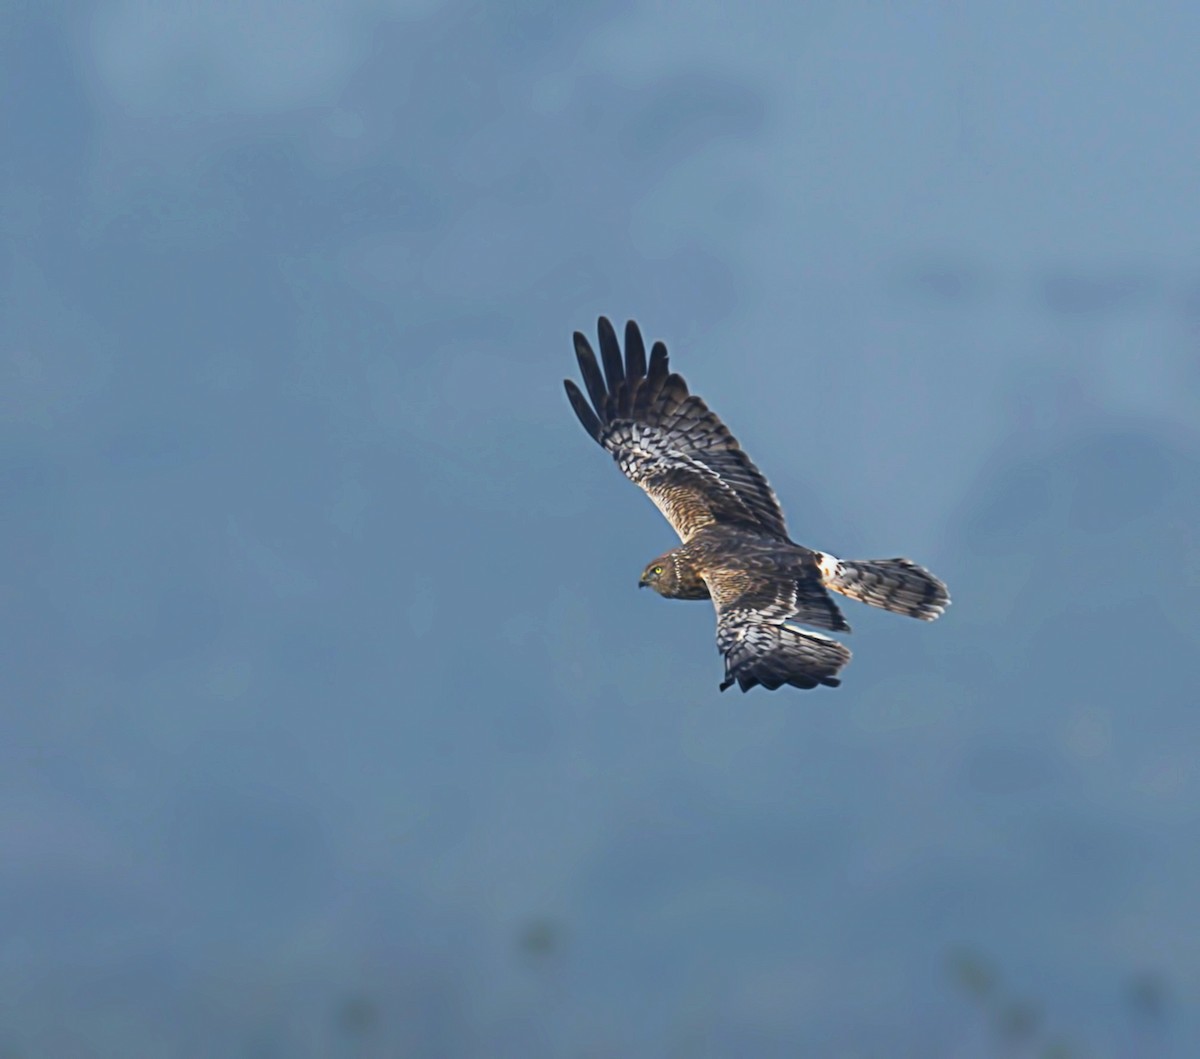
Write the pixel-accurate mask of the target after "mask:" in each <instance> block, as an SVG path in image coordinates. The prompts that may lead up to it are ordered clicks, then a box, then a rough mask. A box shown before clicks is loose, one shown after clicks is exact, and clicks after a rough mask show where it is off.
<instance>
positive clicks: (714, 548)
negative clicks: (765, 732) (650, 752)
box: [565, 317, 950, 691]
mask: <svg viewBox="0 0 1200 1059" xmlns="http://www.w3.org/2000/svg"><path fill="white" fill-rule="evenodd" d="M599 331H600V360H601V362H602V363H603V365H604V370H603V372H601V369H600V364H599V363H597V360H596V354H595V353H594V352H593V350H592V347H591V345H589V344H588V340H587V339H586V338H585V337H584V336H583V335H582V334H580V333H579V332H578V331H576V332H575V356H576V358H577V359H578V361H579V370H580V371H581V372H582V374H583V381H584V385H585V386H586V387H587V392H588V396H589V397H590V398H591V404H590V405H589V404H588V401H587V400H586V399H585V398H584V396H583V394H582V393H581V392H580V390H579V387H578V386H576V385H575V383H573V382H572V381H571V380H570V379H567V380H565V385H566V388H567V397H568V398H569V399H570V401H571V407H572V408H574V409H575V414H576V415H577V416H578V417H579V421H580V422H581V423H582V424H583V428H584V429H585V430H586V431H587V432H588V433H589V434H591V436H592V437H593V438H595V439H596V441H598V442H599V443H600V444H601V445H603V446H604V448H606V449H607V450H608V451H609V452H611V453H612V454H613V459H615V460H616V461H617V466H618V467H620V468H621V470H622V472H624V474H625V476H626V477H627V478H629V479H630V480H631V481H633V482H634V483H636V484H637V485H639V486H641V487H642V489H644V490H645V491H646V493H647V494H648V495H649V497H650V499H651V500H653V501H654V503H655V504H656V505H657V506H658V509H659V510H660V511H661V512H662V513H663V514H664V515H665V516H666V519H667V521H668V522H669V523H671V525H672V527H674V529H675V532H676V533H678V534H679V537H680V540H682V542H683V543H682V544H681V545H680V546H679V547H677V548H672V549H671V550H670V551H669V552H666V553H665V554H663V555H660V556H659V557H658V558H657V559H654V560H653V561H652V562H650V563H649V564H648V565H647V566H646V568H645V570H643V571H642V576H641V578H640V579H639V580H638V585H639V586H641V587H643V588H644V587H646V586H649V587H650V588H652V589H654V591H655V592H657V593H658V594H659V595H660V596H666V597H667V598H668V599H711V600H712V601H713V605H714V606H715V607H716V610H717V648H718V650H720V651H721V653H722V654H723V655H724V656H725V680H724V682H723V683H722V684H721V690H722V691H724V690H725V689H726V688H728V687H730V686H731V685H732V684H734V683H735V682H736V683H737V685H738V686H739V687H740V688H741V689H742V691H749V690H750V689H751V688H752V687H755V686H756V685H758V684H761V685H762V686H763V687H765V688H768V689H770V690H772V691H773V690H775V689H776V688H778V687H780V686H782V685H783V684H790V685H792V687H796V688H815V687H816V686H817V685H818V684H824V685H826V686H827V687H831V688H835V687H837V686H838V684H840V683H841V681H840V680H839V679H838V677H837V674H838V672H839V670H841V668H842V667H843V666H844V665H845V664H846V663H847V662H848V661H850V651H849V649H848V648H847V647H846V646H845V645H844V644H841V643H839V642H838V641H837V640H834V639H832V638H831V637H829V636H824V635H822V634H821V633H817V632H811V631H809V630H807V629H801V628H798V627H797V626H796V625H792V624H789V622H791V621H795V622H801V623H803V624H805V625H813V626H816V627H817V628H820V629H828V630H830V631H831V632H849V631H850V626H849V625H847V624H846V619H845V618H843V617H842V613H841V611H840V610H838V606H837V604H836V603H835V602H834V600H833V598H832V597H831V596H830V595H829V590H832V591H834V592H838V593H840V594H841V595H843V596H849V597H850V598H851V599H857V600H861V601H862V602H863V603H869V604H871V605H872V606H874V607H882V608H883V609H884V610H890V611H892V612H893V613H894V614H904V615H907V616H908V617H910V618H920V619H921V620H922V621H933V619H934V618H937V617H939V616H940V615H941V614H942V612H943V611H944V610H945V609H946V607H947V606H948V605H949V603H950V595H949V593H948V592H947V590H946V586H945V585H944V584H943V583H942V582H941V581H939V580H938V579H937V578H936V577H934V576H933V574H931V573H930V572H929V571H928V570H926V569H924V568H922V567H920V566H918V565H917V564H916V563H914V562H912V561H911V560H909V559H856V560H850V559H838V558H837V557H836V556H833V555H830V554H829V553H828V552H818V551H813V550H812V549H811V548H806V547H804V546H803V545H802V544H796V543H795V542H794V541H793V540H792V539H791V538H790V537H788V533H787V527H786V525H785V524H784V519H783V512H782V511H781V510H780V507H779V501H778V500H777V499H776V498H775V493H774V492H773V491H772V489H771V487H770V485H768V484H767V480H766V478H764V477H763V475H762V473H761V472H760V471H759V469H758V468H757V467H755V466H754V464H753V463H752V462H751V461H750V457H749V456H747V455H746V454H745V453H744V452H743V451H742V449H741V447H740V446H739V445H738V443H737V441H736V439H735V438H734V436H733V435H732V434H731V433H730V432H729V430H728V428H727V427H726V426H725V424H724V423H722V422H721V420H720V419H719V418H718V417H717V415H716V413H714V412H712V411H710V410H709V408H708V406H707V405H706V404H705V403H704V402H703V401H702V400H701V399H700V398H699V397H697V396H695V395H694V394H690V393H689V392H688V388H687V383H685V382H684V381H683V378H682V376H679V375H675V374H673V373H672V372H671V371H670V368H669V367H668V364H667V347H666V346H665V345H663V343H662V342H655V343H654V346H653V348H651V350H650V359H649V362H647V359H646V347H645V344H644V343H643V342H642V334H641V332H640V331H639V330H638V326H637V324H635V323H634V322H633V321H632V320H631V321H629V323H627V324H626V325H625V356H624V359H623V360H622V357H621V347H620V345H619V343H618V342H617V335H616V332H615V331H614V330H613V326H612V324H611V323H609V321H608V320H607V319H606V318H604V317H601V318H600V323H599Z"/></svg>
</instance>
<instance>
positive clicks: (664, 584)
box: [638, 555, 677, 596]
mask: <svg viewBox="0 0 1200 1059" xmlns="http://www.w3.org/2000/svg"><path fill="white" fill-rule="evenodd" d="M676 576H677V575H676V570H675V563H674V562H673V561H672V559H671V556H670V555H660V556H659V557H658V558H657V559H654V560H651V562H650V563H649V564H648V565H647V567H646V569H645V570H643V571H642V576H641V577H639V578H638V588H652V589H654V591H655V592H657V593H658V594H659V595H660V596H670V595H672V594H673V593H674V591H675V581H676Z"/></svg>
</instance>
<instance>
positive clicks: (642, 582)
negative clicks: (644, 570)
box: [638, 577, 649, 588]
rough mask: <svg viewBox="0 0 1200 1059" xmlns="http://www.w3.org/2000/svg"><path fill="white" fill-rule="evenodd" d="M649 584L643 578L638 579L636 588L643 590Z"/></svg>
mask: <svg viewBox="0 0 1200 1059" xmlns="http://www.w3.org/2000/svg"><path fill="white" fill-rule="evenodd" d="M647 584H649V582H648V581H647V580H646V579H645V578H644V577H639V578H638V588H645V587H646V585H647Z"/></svg>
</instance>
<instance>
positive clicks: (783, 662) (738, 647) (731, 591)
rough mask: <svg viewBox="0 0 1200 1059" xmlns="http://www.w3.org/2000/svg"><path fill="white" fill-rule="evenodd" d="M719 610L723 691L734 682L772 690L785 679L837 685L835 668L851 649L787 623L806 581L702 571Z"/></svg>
mask: <svg viewBox="0 0 1200 1059" xmlns="http://www.w3.org/2000/svg"><path fill="white" fill-rule="evenodd" d="M704 580H705V582H706V583H707V584H708V590H709V592H710V594H711V595H712V599H713V605H714V606H715V607H716V609H717V649H718V650H719V651H720V652H721V653H722V654H723V655H724V656H725V680H724V682H723V683H722V684H721V690H722V691H724V690H725V689H726V688H728V687H731V686H732V685H733V684H735V683H736V684H737V685H738V687H740V688H741V689H742V691H749V690H750V689H751V688H753V687H755V686H756V685H758V684H761V685H762V686H763V687H764V688H767V689H768V690H770V691H774V690H775V689H776V688H778V687H781V686H782V685H784V684H791V685H792V687H795V688H815V687H816V686H817V685H818V684H824V685H825V686H826V687H830V688H836V687H837V686H838V685H839V684H840V683H841V681H840V680H839V679H838V677H837V673H838V671H839V670H840V669H841V668H842V666H844V665H845V664H846V663H847V662H849V661H850V649H849V648H848V647H846V645H845V644H841V643H838V641H837V640H833V639H830V638H829V637H828V636H822V635H821V634H820V633H816V632H810V631H809V630H807V629H801V628H798V627H797V626H795V625H789V624H788V622H787V619H788V618H790V617H793V616H794V615H796V614H797V612H798V611H801V610H803V608H804V605H805V604H804V601H803V600H802V599H800V598H798V597H799V596H800V595H802V594H803V592H804V589H805V586H804V585H803V584H798V583H797V582H795V581H785V580H781V579H779V578H775V577H760V576H756V575H754V574H750V573H747V572H746V571H744V570H739V571H736V572H730V573H726V572H724V571H720V570H718V571H715V572H714V573H712V574H707V575H705V578H704Z"/></svg>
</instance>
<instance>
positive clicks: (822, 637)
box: [783, 621, 841, 647]
mask: <svg viewBox="0 0 1200 1059" xmlns="http://www.w3.org/2000/svg"><path fill="white" fill-rule="evenodd" d="M783 627H784V628H785V629H790V630H791V631H792V632H794V633H799V634H800V635H801V636H811V637H812V638H813V639H814V640H824V641H825V642H826V643H838V641H837V640H835V639H834V638H833V637H832V636H826V635H825V634H824V633H823V632H813V631H812V629H801V628H800V627H799V626H798V625H792V624H791V623H789V622H786V621H785V622H784V623H783ZM838 646H839V647H840V646H841V644H838Z"/></svg>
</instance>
